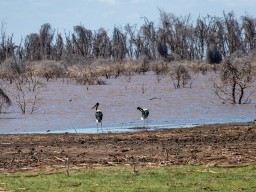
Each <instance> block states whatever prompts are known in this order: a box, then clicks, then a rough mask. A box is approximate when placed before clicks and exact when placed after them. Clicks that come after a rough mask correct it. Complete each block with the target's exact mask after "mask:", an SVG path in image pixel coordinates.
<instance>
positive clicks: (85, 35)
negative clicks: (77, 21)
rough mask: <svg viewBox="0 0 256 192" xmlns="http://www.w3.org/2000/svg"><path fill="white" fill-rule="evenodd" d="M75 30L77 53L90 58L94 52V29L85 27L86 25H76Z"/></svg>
mask: <svg viewBox="0 0 256 192" xmlns="http://www.w3.org/2000/svg"><path fill="white" fill-rule="evenodd" d="M74 32H75V33H74V42H75V48H76V49H77V53H78V54H79V55H81V56H83V57H86V58H89V57H90V55H91V53H92V41H93V34H92V31H91V30H88V29H85V27H84V26H81V25H76V26H75V27H74Z"/></svg>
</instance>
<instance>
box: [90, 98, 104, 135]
mask: <svg viewBox="0 0 256 192" xmlns="http://www.w3.org/2000/svg"><path fill="white" fill-rule="evenodd" d="M98 107H99V103H96V104H95V105H94V106H93V108H96V113H95V118H96V122H97V131H98V123H100V125H101V128H102V119H103V113H102V111H101V110H99V109H98ZM93 108H92V109H93Z"/></svg>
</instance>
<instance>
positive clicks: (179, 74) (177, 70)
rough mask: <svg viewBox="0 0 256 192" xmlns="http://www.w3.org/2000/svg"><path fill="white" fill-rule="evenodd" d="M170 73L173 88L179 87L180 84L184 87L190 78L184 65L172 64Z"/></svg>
mask: <svg viewBox="0 0 256 192" xmlns="http://www.w3.org/2000/svg"><path fill="white" fill-rule="evenodd" d="M170 75H171V79H172V81H173V85H174V88H175V89H177V88H180V87H181V85H182V87H183V88H184V87H185V86H186V85H187V84H188V82H189V81H190V80H191V76H190V74H189V72H188V70H187V68H186V67H185V66H184V65H177V66H174V67H173V68H172V69H171V73H170Z"/></svg>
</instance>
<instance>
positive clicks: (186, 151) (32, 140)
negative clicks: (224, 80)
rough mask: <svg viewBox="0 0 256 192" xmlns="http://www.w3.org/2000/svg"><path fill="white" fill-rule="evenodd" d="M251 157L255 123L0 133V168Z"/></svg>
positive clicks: (220, 162)
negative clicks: (131, 130)
mask: <svg viewBox="0 0 256 192" xmlns="http://www.w3.org/2000/svg"><path fill="white" fill-rule="evenodd" d="M255 162H256V124H255V123H244V124H223V125H219V124H218V125H205V126H199V127H195V128H183V129H165V130H160V131H153V132H147V131H145V130H144V131H143V130H142V131H141V132H136V133H124V134H119V133H118V134H113V133H109V134H69V133H66V134H38V135H34V134H32V135H29V134H25V135H0V172H2V173H8V172H17V171H33V170H34V171H42V170H48V171H56V170H58V169H65V164H66V168H67V165H69V169H82V168H89V167H92V166H95V165H118V164H121V165H122V164H126V165H133V166H154V165H156V166H159V165H183V164H194V165H207V166H236V165H244V164H245V165H247V164H253V163H255Z"/></svg>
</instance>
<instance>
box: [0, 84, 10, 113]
mask: <svg viewBox="0 0 256 192" xmlns="http://www.w3.org/2000/svg"><path fill="white" fill-rule="evenodd" d="M11 104H12V101H11V99H10V97H9V96H8V95H7V93H6V92H5V91H4V90H3V89H2V88H1V87H0V113H2V112H3V109H6V108H8V107H9V106H11Z"/></svg>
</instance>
